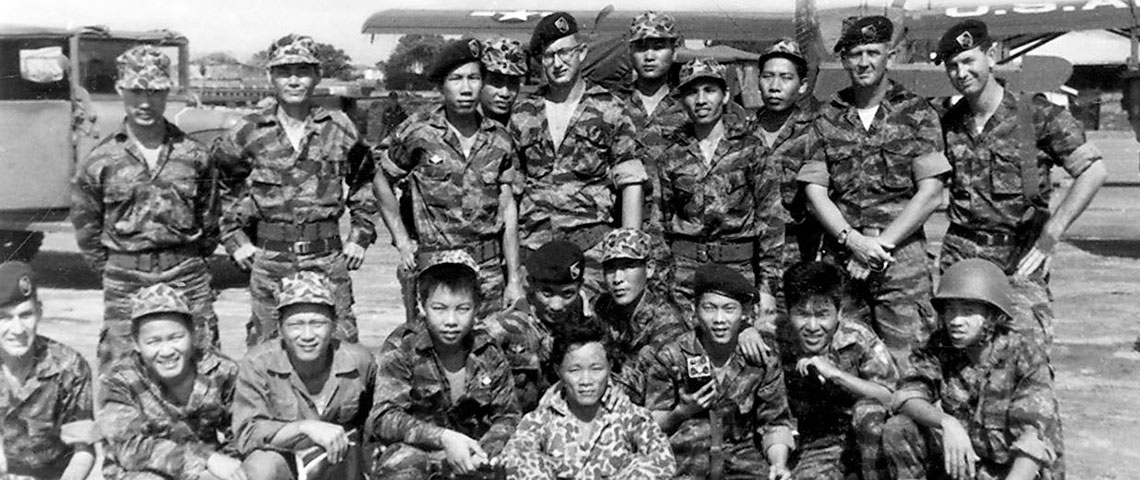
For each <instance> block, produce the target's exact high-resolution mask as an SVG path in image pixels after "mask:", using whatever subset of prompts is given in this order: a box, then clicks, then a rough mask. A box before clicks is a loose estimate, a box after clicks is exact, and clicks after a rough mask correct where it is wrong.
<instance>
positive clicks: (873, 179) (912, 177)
mask: <svg viewBox="0 0 1140 480" xmlns="http://www.w3.org/2000/svg"><path fill="white" fill-rule="evenodd" d="M853 98H854V90H853V89H851V88H847V89H844V90H842V91H840V92H839V93H837V94H836V95H835V97H833V98H832V99H831V101H829V102H827V103H825V104H824V105H823V106H822V107H820V111H819V114H818V115H817V116H816V120H815V122H814V124H813V128H812V132H811V140H810V141H811V145H810V150H811V154H812V155H811V157H810V158H809V159H808V161H807V162H805V163H804V165H803V167H802V168H801V169H800V173H799V176H798V177H797V179H798V180H799V181H800V182H804V183H813V184H817V185H822V186H824V187H828V188H829V196H830V197H831V200H832V201H833V202H835V205H836V206H837V207H838V208H839V211H840V212H841V213H842V214H843V217H844V219H845V220H846V221H847V222H848V223H849V224H850V225H851V228H853V229H858V230H860V231H861V232H863V233H864V234H865V235H872V236H876V235H878V234H879V233H880V232H882V230H883V229H885V228H886V227H887V226H888V225H889V224H890V223H891V222H892V221H893V220H894V219H895V218H896V217H897V216H898V215H899V213H900V212H902V210H903V208H904V207H905V206H906V204H907V202H908V201H910V199H911V198H912V197H914V195H915V194H916V193H917V192H918V182H919V181H920V180H923V179H927V178H937V177H941V176H943V175H945V174H946V173H948V172H949V171H950V165H949V163H947V161H946V157H945V156H943V154H942V135H941V128H940V127H939V123H938V117H937V115H936V114H935V112H934V109H933V108H931V106H930V104H929V103H928V102H927V101H926V100H925V99H923V98H920V97H918V96H916V95H914V94H913V93H911V92H909V91H907V90H906V89H904V88H903V87H902V86H901V85H899V84H897V83H895V82H893V81H891V83H890V87H889V88H888V90H887V92H886V94H885V96H884V97H883V101H882V103H881V104H880V105H879V110H878V112H876V114H875V119H874V120H873V122H872V124H871V128H870V130H869V131H868V130H867V129H865V128H864V127H863V123H862V121H861V120H860V119H859V114H858V112H857V111H856V109H855V106H854V100H853ZM824 248H825V250H826V251H827V253H828V254H829V255H831V256H833V257H835V258H836V259H837V260H838V261H837V262H836V263H838V264H843V263H846V262H847V260H848V259H849V258H850V252H849V251H848V250H847V249H846V248H844V247H842V246H840V245H839V244H838V242H836V241H834V240H829V241H827V242H826V243H825V245H824ZM891 256H892V257H893V258H894V261H893V262H892V263H891V264H890V265H889V266H888V268H887V269H886V270H885V271H882V272H873V273H872V274H871V276H870V277H868V278H867V279H866V280H864V281H856V282H851V283H852V287H853V290H854V291H853V292H852V296H853V298H855V299H857V300H858V301H859V302H861V303H862V304H863V305H862V306H863V307H865V308H866V309H867V312H866V313H865V318H866V319H867V323H868V324H870V325H872V326H873V327H874V330H875V333H876V334H878V335H879V337H880V338H882V339H883V341H884V342H886V344H887V348H889V349H890V350H891V353H892V355H894V357H895V361H897V362H899V363H900V365H901V364H903V363H905V362H906V360H907V358H906V357H907V355H908V353H909V351H910V349H911V348H913V347H914V346H917V345H921V344H923V343H924V342H925V341H926V339H927V338H928V337H929V335H930V331H931V330H932V329H933V325H934V310H933V307H931V305H930V297H931V296H932V295H933V294H934V292H933V284H932V279H931V272H930V267H931V265H930V259H929V258H928V256H927V253H926V240H925V236H924V234H923V232H922V229H921V228H920V229H919V230H918V231H917V232H915V233H914V234H912V235H911V236H910V237H909V238H906V239H903V240H900V241H899V242H898V245H896V246H895V249H894V250H892V251H891Z"/></svg>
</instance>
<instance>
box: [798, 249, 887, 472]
mask: <svg viewBox="0 0 1140 480" xmlns="http://www.w3.org/2000/svg"><path fill="white" fill-rule="evenodd" d="M844 276H845V273H843V271H842V270H841V269H840V268H839V267H837V266H835V265H832V264H830V263H823V262H804V263H797V264H795V265H793V266H792V267H790V268H789V269H788V271H787V272H786V273H785V274H784V289H785V291H786V292H787V297H786V298H787V301H788V305H787V310H788V315H789V317H790V319H789V323H790V324H791V329H792V332H791V334H790V335H788V338H787V339H788V341H787V342H786V343H784V344H783V345H782V346H781V349H780V350H781V353H782V355H781V356H782V359H781V360H782V361H781V363H782V364H783V366H784V381H785V385H787V388H788V403H789V404H790V406H791V410H792V415H793V416H795V417H796V419H797V420H798V421H797V430H798V432H799V439H798V441H799V444H800V448H799V450H798V451H797V452H796V458H795V460H796V461H795V467H794V468H793V469H792V478H793V479H794V480H815V479H821V480H843V479H844V478H847V476H848V475H858V476H859V477H860V478H862V479H863V480H876V479H886V478H889V477H888V472H887V469H886V458H885V457H884V456H883V455H882V448H881V445H882V441H881V438H880V435H881V433H882V427H883V423H885V422H886V420H887V416H888V415H889V412H888V410H887V408H888V407H889V406H890V404H891V392H892V391H893V390H894V388H895V383H896V382H898V370H897V369H896V368H895V361H894V359H893V358H892V357H891V354H890V351H888V350H887V346H886V345H884V344H883V341H882V340H880V339H879V337H876V336H875V334H874V332H871V330H870V329H868V328H867V327H865V326H863V324H861V323H859V322H854V321H850V320H848V319H844V318H843V312H842V310H843V305H844V303H845V302H844V296H845V295H846V292H845V291H844V280H845V278H844ZM860 474H861V475H860Z"/></svg>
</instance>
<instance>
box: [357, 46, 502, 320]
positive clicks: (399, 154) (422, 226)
mask: <svg viewBox="0 0 1140 480" xmlns="http://www.w3.org/2000/svg"><path fill="white" fill-rule="evenodd" d="M481 52H482V45H481V44H480V43H479V41H478V40H475V39H473V38H465V39H460V40H454V41H451V42H449V43H448V44H446V45H445V46H444V47H443V49H442V50H441V51H440V52H439V55H438V56H437V58H436V59H435V61H434V63H433V65H432V66H431V68H430V70H429V71H428V77H429V78H431V79H432V81H434V82H435V83H436V85H438V86H439V90H440V92H441V93H442V94H443V105H440V106H439V107H436V108H435V109H434V110H428V111H423V112H419V113H416V114H415V115H414V116H412V117H411V118H410V119H408V120H405V121H404V123H401V124H400V126H399V127H397V128H396V131H395V132H394V133H393V134H392V136H391V137H389V139H388V142H387V143H388V144H389V145H390V147H389V148H388V150H387V154H386V155H383V156H382V160H381V165H382V168H381V169H380V170H379V171H378V172H377V175H376V179H375V182H374V184H373V188H374V190H375V191H376V197H377V198H378V199H379V200H380V204H381V206H382V209H381V211H382V212H383V216H384V222H385V224H387V225H388V227H389V230H390V231H391V232H392V239H393V243H394V244H395V245H396V248H397V249H398V250H399V252H400V258H401V263H400V282H401V284H402V286H403V291H404V306H405V309H406V310H407V312H408V319H409V320H410V319H412V318H413V314H412V312H413V311H414V310H415V305H416V298H415V286H414V278H413V276H414V275H415V272H416V265H417V264H419V263H421V261H422V260H423V258H424V257H426V256H427V255H431V254H432V253H435V252H440V251H444V250H464V251H466V252H468V253H469V254H471V256H472V257H473V258H475V261H476V262H478V264H479V273H480V278H479V284H480V290H481V292H480V295H482V297H483V298H486V299H488V301H487V302H484V304H483V307H482V308H481V310H480V312H479V313H480V314H481V315H480V316H483V315H485V314H488V313H491V312H493V311H496V310H499V309H500V307H502V306H504V305H508V306H509V305H510V304H511V303H514V301H515V300H517V299H518V298H520V297H522V282H521V280H520V279H519V278H518V274H519V265H518V206H517V203H516V202H515V193H516V191H517V189H518V188H521V184H520V183H518V182H519V181H520V177H519V175H518V171H517V169H516V167H515V145H514V143H513V142H512V141H511V137H510V134H508V133H507V130H506V127H504V126H503V125H502V124H501V123H498V122H495V121H493V120H491V119H490V118H488V117H487V116H485V115H482V114H480V113H479V109H478V107H479V100H478V95H479V91H480V89H481V88H482V86H483V77H482V73H481V72H482V70H483V65H482V64H481V63H480V61H479V57H480V53H481ZM389 179H392V180H394V181H397V182H401V183H402V188H403V199H404V200H403V202H404V204H405V213H407V216H406V217H404V218H402V217H401V215H400V205H398V203H397V200H396V196H395V195H394V194H393V193H392V190H391V188H390V187H389ZM407 210H410V212H408V211H407ZM409 226H410V227H412V228H411V230H410V231H409V229H408V227H409Z"/></svg>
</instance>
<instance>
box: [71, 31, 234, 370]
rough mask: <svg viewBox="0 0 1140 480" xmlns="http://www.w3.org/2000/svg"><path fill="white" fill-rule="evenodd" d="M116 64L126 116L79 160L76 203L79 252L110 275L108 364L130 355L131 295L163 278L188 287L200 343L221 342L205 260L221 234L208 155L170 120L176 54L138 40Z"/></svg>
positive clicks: (104, 349) (104, 340)
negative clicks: (169, 54)
mask: <svg viewBox="0 0 1140 480" xmlns="http://www.w3.org/2000/svg"><path fill="white" fill-rule="evenodd" d="M117 62H118V69H119V80H118V83H116V84H115V89H116V91H118V92H119V95H120V96H121V97H122V98H123V106H124V110H125V111H126V119H125V120H124V121H123V124H122V125H121V126H120V128H119V129H118V130H117V131H116V132H115V133H114V134H112V135H109V136H107V137H106V138H105V139H104V140H103V141H102V142H100V143H99V145H98V146H96V147H95V149H94V150H92V151H91V154H90V155H89V156H88V157H87V159H86V160H85V161H84V162H83V163H82V164H81V165H80V166H79V168H78V170H77V171H76V174H75V179H74V180H73V183H74V188H73V190H72V209H71V223H72V224H73V225H75V238H76V241H77V242H78V243H79V250H80V251H81V252H83V256H84V258H85V259H86V260H87V263H88V264H89V265H90V266H91V268H93V269H94V270H95V272H97V273H99V274H101V275H102V276H103V312H104V314H103V327H102V330H101V331H100V333H99V346H98V358H99V364H100V368H101V369H102V368H105V367H107V366H108V365H110V364H111V362H112V361H113V360H115V359H118V358H120V357H123V356H126V355H128V354H130V353H131V351H132V349H133V347H132V344H133V342H132V341H131V320H130V316H131V312H130V309H131V304H130V301H131V296H132V295H134V293H135V292H136V291H138V290H139V289H140V288H143V287H147V286H150V285H154V284H156V283H169V284H171V285H173V286H175V287H177V288H178V289H180V290H182V291H183V292H186V297H187V299H188V300H189V301H190V308H191V310H192V311H193V312H194V323H195V324H196V325H195V331H196V332H198V338H197V339H196V342H197V343H198V345H199V346H202V347H204V346H207V345H215V346H216V345H218V318H217V316H216V315H215V314H214V306H213V303H214V291H213V290H212V289H211V288H210V272H209V269H208V268H207V264H206V260H205V258H204V257H207V256H209V255H210V254H211V253H213V251H214V248H215V247H217V234H218V232H217V229H218V223H217V222H218V219H217V210H216V208H217V202H216V201H215V192H216V189H215V186H214V185H215V182H214V167H213V165H212V164H211V159H210V155H209V152H208V150H207V149H206V147H205V146H203V145H202V144H200V143H198V142H197V141H195V140H193V139H191V138H189V137H187V136H186V134H184V133H183V132H182V131H181V130H179V129H178V127H176V126H174V124H172V123H170V122H168V121H167V120H166V118H165V117H163V113H164V111H165V110H166V98H167V95H168V94H169V93H170V88H171V86H172V85H173V83H172V81H171V79H170V58H169V57H167V56H166V55H165V54H163V53H162V51H161V50H159V49H158V48H157V47H154V46H150V45H140V46H137V47H134V48H132V49H130V50H128V51H127V52H126V53H123V54H122V55H120V56H119V58H118V60H117Z"/></svg>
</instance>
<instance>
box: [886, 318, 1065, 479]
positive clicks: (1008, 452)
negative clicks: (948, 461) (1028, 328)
mask: <svg viewBox="0 0 1140 480" xmlns="http://www.w3.org/2000/svg"><path fill="white" fill-rule="evenodd" d="M982 347H983V349H982V353H981V356H980V358H981V361H980V362H979V363H974V362H973V361H971V360H970V358H969V355H968V354H967V353H966V352H965V351H963V350H961V349H957V348H953V347H952V346H951V344H950V341H949V339H948V338H947V337H946V333H945V330H940V331H939V332H937V333H936V334H935V335H934V336H933V337H931V343H930V345H928V346H927V347H925V348H923V349H919V350H916V351H915V352H914V354H913V355H912V359H911V369H910V370H908V371H907V372H906V373H905V374H904V375H903V379H902V382H901V383H900V384H899V389H898V391H897V392H895V398H894V403H895V407H896V408H897V407H898V406H901V405H902V404H903V403H905V402H906V401H907V400H910V399H916V398H917V399H922V400H925V401H927V402H930V403H931V404H933V403H934V402H936V401H940V402H941V407H942V410H943V411H945V412H946V413H947V414H949V415H951V416H953V417H954V418H956V419H958V421H959V422H961V423H962V426H963V427H964V428H965V429H966V432H967V433H969V435H970V440H971V443H972V444H973V448H974V452H975V453H977V454H978V456H979V457H981V460H980V461H979V462H978V464H977V467H978V478H979V479H999V478H1005V475H1006V474H1007V473H1008V472H1009V469H1010V467H1012V466H1013V460H1014V458H1015V457H1017V456H1020V455H1024V456H1027V457H1029V458H1032V459H1033V460H1036V461H1037V462H1038V463H1039V464H1040V465H1041V471H1040V473H1039V474H1038V477H1037V478H1041V479H1045V480H1063V479H1064V478H1065V468H1064V442H1063V440H1062V436H1061V417H1060V415H1059V413H1058V410H1057V400H1056V397H1055V396H1054V394H1053V369H1052V367H1050V366H1049V360H1048V358H1047V356H1046V354H1045V350H1044V349H1043V348H1042V346H1041V345H1040V344H1038V343H1037V342H1036V341H1035V340H1032V339H1030V338H1028V337H1027V336H1025V335H1022V334H1021V333H1019V332H1016V331H1009V330H1008V329H1004V328H999V329H998V331H997V332H996V334H994V335H993V336H992V337H991V338H990V339H989V340H987V341H986V343H985V344H984V345H983V346H982ZM883 445H884V450H885V452H886V454H887V456H888V457H890V459H891V462H892V463H893V467H894V471H895V472H896V473H897V475H898V478H927V475H928V474H930V475H938V474H939V473H940V472H941V470H942V469H941V468H939V467H938V465H942V461H941V457H942V455H941V452H942V446H941V434H940V433H934V432H932V431H930V430H929V429H926V428H922V427H919V426H918V425H917V424H916V423H915V422H914V421H913V420H911V419H910V417H907V416H905V415H896V416H894V417H891V419H890V420H889V421H887V424H886V426H885V427H884V428H883ZM928 469H929V471H928Z"/></svg>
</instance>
